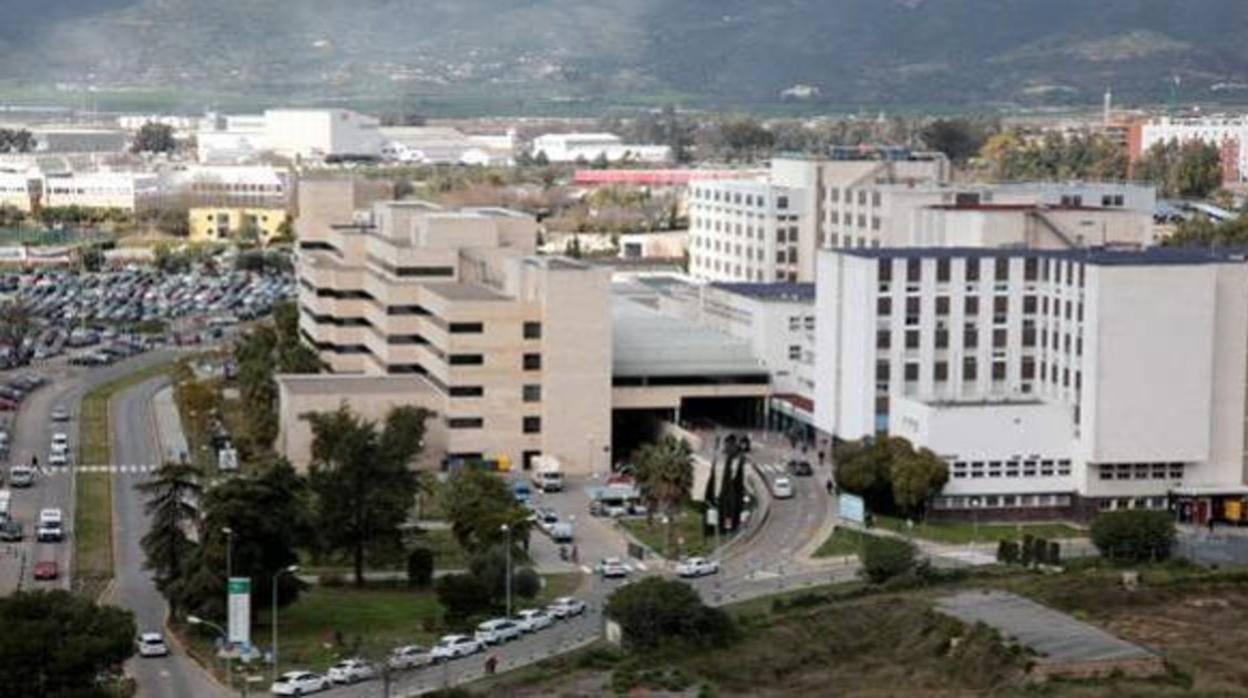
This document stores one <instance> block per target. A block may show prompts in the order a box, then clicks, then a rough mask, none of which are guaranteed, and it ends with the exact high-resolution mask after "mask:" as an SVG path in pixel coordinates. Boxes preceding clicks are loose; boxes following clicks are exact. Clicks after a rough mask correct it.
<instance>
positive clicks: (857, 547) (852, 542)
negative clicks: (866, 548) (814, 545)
mask: <svg viewBox="0 0 1248 698" xmlns="http://www.w3.org/2000/svg"><path fill="white" fill-rule="evenodd" d="M866 536H867V534H865V533H862V532H861V531H856V530H854V529H852V528H837V529H836V530H834V531H832V535H830V536H828V539H827V540H826V541H824V542H823V545H821V546H819V549H818V550H816V551H815V557H843V556H845V555H857V554H858V553H859V552H860V551H861V550H862V539H863V538H864V537H866Z"/></svg>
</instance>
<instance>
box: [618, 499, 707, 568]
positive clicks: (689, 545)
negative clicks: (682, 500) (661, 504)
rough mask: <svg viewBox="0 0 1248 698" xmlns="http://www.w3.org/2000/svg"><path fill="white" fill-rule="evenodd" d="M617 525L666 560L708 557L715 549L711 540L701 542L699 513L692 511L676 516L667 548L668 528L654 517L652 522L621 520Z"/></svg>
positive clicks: (640, 519)
mask: <svg viewBox="0 0 1248 698" xmlns="http://www.w3.org/2000/svg"><path fill="white" fill-rule="evenodd" d="M620 525H621V526H623V527H624V528H625V529H627V530H628V532H629V533H632V534H633V535H634V536H637V538H638V540H640V541H641V542H643V543H645V544H646V545H648V546H650V548H651V549H652V550H654V551H655V552H657V553H658V554H660V555H662V556H663V557H665V558H668V559H669V560H675V559H677V558H680V557H683V556H690V555H707V554H709V553H711V552H712V551H713V550H714V548H715V539H714V537H710V538H707V539H706V540H703V539H702V513H701V512H699V511H697V510H694V509H683V510H681V512H680V513H679V514H678V515H677V516H676V519H675V522H674V524H673V526H672V536H671V547H670V548H668V547H667V544H666V543H667V525H666V524H664V523H663V522H662V520H661V519H660V517H659V516H657V515H656V516H655V517H654V521H652V522H650V521H647V520H646V518H645V517H641V518H636V519H623V520H621V521H620ZM682 541H683V544H682Z"/></svg>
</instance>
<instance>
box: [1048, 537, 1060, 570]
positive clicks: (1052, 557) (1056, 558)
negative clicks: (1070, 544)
mask: <svg viewBox="0 0 1248 698" xmlns="http://www.w3.org/2000/svg"><path fill="white" fill-rule="evenodd" d="M1048 560H1049V564H1050V565H1053V566H1057V565H1060V564H1062V544H1061V543H1058V542H1057V541H1049V556H1048Z"/></svg>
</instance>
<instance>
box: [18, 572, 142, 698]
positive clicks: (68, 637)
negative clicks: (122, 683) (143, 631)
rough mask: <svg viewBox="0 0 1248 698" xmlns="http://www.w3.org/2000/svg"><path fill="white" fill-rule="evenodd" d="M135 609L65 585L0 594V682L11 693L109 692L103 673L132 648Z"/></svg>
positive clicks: (61, 696)
mask: <svg viewBox="0 0 1248 698" xmlns="http://www.w3.org/2000/svg"><path fill="white" fill-rule="evenodd" d="M135 633H136V629H135V624H134V614H132V613H131V612H130V611H126V610H123V609H120V608H117V607H116V606H101V605H99V604H96V603H95V602H93V601H91V600H89V599H86V598H83V597H81V596H78V595H75V594H71V593H69V592H67V591H61V590H56V591H19V592H17V593H15V594H13V595H12V596H9V597H7V598H0V686H3V687H4V688H3V693H4V694H5V695H11V696H49V697H50V698H70V697H73V698H88V697H94V696H101V697H103V696H108V695H110V694H111V691H110V690H108V688H107V687H106V686H105V685H104V681H105V680H106V679H103V678H102V677H105V676H106V675H107V673H108V672H110V671H112V670H114V669H115V668H117V667H119V666H121V664H122V663H123V662H125V661H126V660H127V659H129V658H130V657H131V655H133V654H134V636H135Z"/></svg>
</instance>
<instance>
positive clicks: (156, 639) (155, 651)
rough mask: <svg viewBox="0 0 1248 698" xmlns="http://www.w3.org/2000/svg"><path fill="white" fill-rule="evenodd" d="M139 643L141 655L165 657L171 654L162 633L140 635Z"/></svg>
mask: <svg viewBox="0 0 1248 698" xmlns="http://www.w3.org/2000/svg"><path fill="white" fill-rule="evenodd" d="M138 645H139V656H140V657H164V656H167V655H168V654H169V646H168V645H166V644H165V637H164V636H163V635H161V634H160V633H143V634H142V635H139V639H138Z"/></svg>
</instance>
